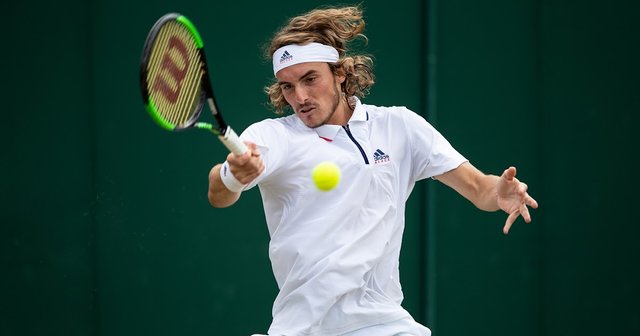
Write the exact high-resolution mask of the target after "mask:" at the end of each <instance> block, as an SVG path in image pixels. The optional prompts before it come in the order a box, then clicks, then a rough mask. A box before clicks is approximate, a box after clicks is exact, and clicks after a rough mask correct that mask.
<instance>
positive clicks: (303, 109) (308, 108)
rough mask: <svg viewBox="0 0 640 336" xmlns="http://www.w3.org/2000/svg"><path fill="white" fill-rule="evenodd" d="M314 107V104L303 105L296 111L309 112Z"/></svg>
mask: <svg viewBox="0 0 640 336" xmlns="http://www.w3.org/2000/svg"><path fill="white" fill-rule="evenodd" d="M314 109H315V107H314V106H304V107H301V108H300V109H299V110H298V112H300V113H309V112H311V111H313V110H314Z"/></svg>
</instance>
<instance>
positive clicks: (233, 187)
mask: <svg viewBox="0 0 640 336" xmlns="http://www.w3.org/2000/svg"><path fill="white" fill-rule="evenodd" d="M220 178H221V179H222V183H223V184H224V186H225V187H227V189H229V190H230V191H233V192H241V191H242V190H243V189H244V187H246V186H247V185H246V184H242V183H241V182H240V181H238V179H237V178H236V177H235V176H233V173H232V172H231V169H229V164H228V163H227V161H225V162H224V163H223V164H222V167H220Z"/></svg>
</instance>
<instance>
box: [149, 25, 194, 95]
mask: <svg viewBox="0 0 640 336" xmlns="http://www.w3.org/2000/svg"><path fill="white" fill-rule="evenodd" d="M188 70H189V52H188V51H187V47H186V46H185V45H184V43H183V42H182V41H180V39H179V38H177V37H176V36H171V37H170V38H169V41H168V43H167V50H166V51H165V52H164V54H163V55H162V60H161V61H160V69H159V70H158V73H157V74H156V77H155V80H154V83H153V88H154V89H155V90H157V91H158V92H160V93H161V94H162V96H163V97H164V98H165V99H166V100H167V101H169V102H171V103H175V102H176V101H178V96H179V94H180V90H181V89H182V81H183V80H184V78H185V77H186V76H187V71H188ZM168 79H171V82H169V80H168Z"/></svg>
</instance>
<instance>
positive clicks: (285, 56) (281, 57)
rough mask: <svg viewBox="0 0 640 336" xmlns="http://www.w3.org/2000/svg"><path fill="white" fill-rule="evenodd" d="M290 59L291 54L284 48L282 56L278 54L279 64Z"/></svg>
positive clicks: (291, 57)
mask: <svg viewBox="0 0 640 336" xmlns="http://www.w3.org/2000/svg"><path fill="white" fill-rule="evenodd" d="M292 59H293V56H291V54H290V53H289V52H288V51H286V50H285V51H284V52H283V53H282V56H280V64H282V63H284V62H289V61H290V60H292Z"/></svg>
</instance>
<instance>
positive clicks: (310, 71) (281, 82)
mask: <svg viewBox="0 0 640 336" xmlns="http://www.w3.org/2000/svg"><path fill="white" fill-rule="evenodd" d="M317 72H318V71H317V70H314V69H311V70H309V71H307V72H305V74H304V75H302V76H300V80H303V79H305V78H306V77H309V76H311V75H314V74H316V73H317ZM282 84H291V83H289V82H287V81H278V85H282Z"/></svg>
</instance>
